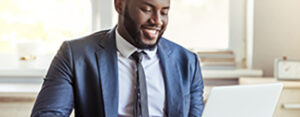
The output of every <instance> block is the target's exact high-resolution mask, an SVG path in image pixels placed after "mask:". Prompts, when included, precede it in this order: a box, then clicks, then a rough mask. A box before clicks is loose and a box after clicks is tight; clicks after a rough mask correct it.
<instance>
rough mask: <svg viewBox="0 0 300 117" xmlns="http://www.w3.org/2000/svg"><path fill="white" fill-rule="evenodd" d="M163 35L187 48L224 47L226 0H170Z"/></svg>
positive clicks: (226, 46)
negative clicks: (166, 24)
mask: <svg viewBox="0 0 300 117" xmlns="http://www.w3.org/2000/svg"><path fill="white" fill-rule="evenodd" d="M165 37H167V38H169V39H170V40H172V41H175V42H177V43H179V44H181V45H183V46H184V47H186V48H188V49H196V50H203V49H204V50H207V49H209V50H212V49H228V44H229V0H173V1H171V8H170V14H169V25H168V28H167V31H166V33H165Z"/></svg>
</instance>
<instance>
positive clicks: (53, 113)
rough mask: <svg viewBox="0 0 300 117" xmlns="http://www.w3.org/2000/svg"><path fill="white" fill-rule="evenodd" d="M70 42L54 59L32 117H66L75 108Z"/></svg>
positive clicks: (63, 45)
mask: <svg viewBox="0 0 300 117" xmlns="http://www.w3.org/2000/svg"><path fill="white" fill-rule="evenodd" d="M72 64H73V63H72V53H71V48H70V44H69V42H64V43H63V44H62V46H61V47H60V49H59V51H58V52H57V54H56V56H55V57H54V59H53V61H52V63H51V66H50V68H49V70H48V73H47V75H46V78H45V79H44V82H43V85H42V88H41V91H40V92H39V95H38V97H37V99H36V102H35V104H34V107H33V110H32V113H31V117H66V116H69V115H70V113H71V112H72V109H73V106H74V92H73V85H72V84H73V80H72V79H73V77H74V76H73V70H72V69H73V68H72V67H73V65H72Z"/></svg>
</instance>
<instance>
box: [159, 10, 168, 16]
mask: <svg viewBox="0 0 300 117" xmlns="http://www.w3.org/2000/svg"><path fill="white" fill-rule="evenodd" d="M161 14H162V15H168V14H169V11H168V10H163V11H161Z"/></svg>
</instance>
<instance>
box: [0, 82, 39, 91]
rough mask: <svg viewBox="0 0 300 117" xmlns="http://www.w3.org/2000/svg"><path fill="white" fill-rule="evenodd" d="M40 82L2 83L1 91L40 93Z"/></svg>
mask: <svg viewBox="0 0 300 117" xmlns="http://www.w3.org/2000/svg"><path fill="white" fill-rule="evenodd" d="M41 86H42V84H40V83H0V93H38V92H39V91H40V89H41Z"/></svg>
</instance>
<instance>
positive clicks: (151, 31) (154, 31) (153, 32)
mask: <svg viewBox="0 0 300 117" xmlns="http://www.w3.org/2000/svg"><path fill="white" fill-rule="evenodd" d="M147 30H148V31H149V32H150V33H151V34H155V33H156V30H150V29H147Z"/></svg>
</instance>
